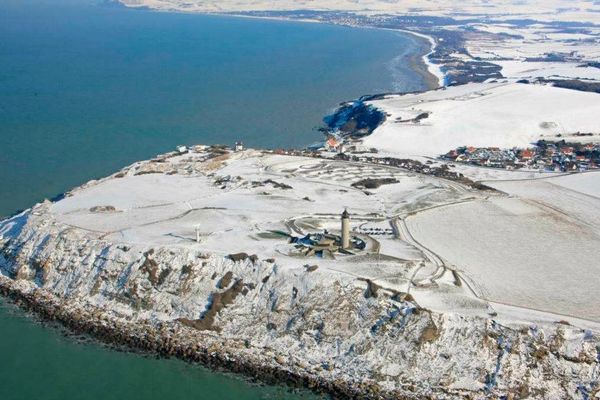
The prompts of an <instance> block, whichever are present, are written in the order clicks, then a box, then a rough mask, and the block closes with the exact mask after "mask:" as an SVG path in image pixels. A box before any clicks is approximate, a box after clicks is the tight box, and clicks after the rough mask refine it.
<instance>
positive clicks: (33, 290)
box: [0, 274, 417, 400]
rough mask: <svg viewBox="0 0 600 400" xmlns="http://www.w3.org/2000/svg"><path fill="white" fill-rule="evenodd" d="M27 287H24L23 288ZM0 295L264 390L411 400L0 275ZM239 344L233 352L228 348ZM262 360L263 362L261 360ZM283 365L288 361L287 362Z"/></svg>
mask: <svg viewBox="0 0 600 400" xmlns="http://www.w3.org/2000/svg"><path fill="white" fill-rule="evenodd" d="M24 286H25V287H24ZM0 295H2V296H3V297H4V298H5V299H7V300H9V301H10V302H12V303H13V304H14V305H16V306H17V307H18V308H19V309H21V310H23V311H27V312H32V313H34V314H35V315H36V316H37V317H39V318H40V319H41V320H42V321H46V322H56V323H59V324H60V325H61V326H63V327H65V328H66V329H68V330H69V331H70V332H72V333H75V334H84V335H88V336H90V337H91V338H93V339H94V340H97V341H98V342H100V343H103V344H106V345H108V346H115V347H118V346H122V347H126V348H128V349H130V350H131V351H137V352H140V353H143V354H146V355H156V356H159V357H163V358H171V357H173V358H177V359H179V360H181V361H185V362H190V363H194V364H199V365H201V366H203V367H205V368H208V369H210V370H212V371H215V372H228V373H234V374H239V375H241V376H243V377H246V378H247V379H256V380H257V381H258V382H260V383H262V384H266V385H284V386H287V387H289V388H290V389H294V388H295V389H302V390H307V391H310V392H312V393H314V394H316V395H327V396H330V397H331V398H334V399H339V400H346V399H348V400H350V399H356V398H360V399H367V400H369V399H373V400H375V399H377V400H381V399H390V400H391V399H396V400H410V399H416V398H417V397H412V396H411V397H407V396H406V395H404V394H402V393H399V392H397V391H390V392H386V391H385V390H384V389H382V388H381V387H380V386H379V385H378V384H377V382H375V381H372V383H368V382H365V381H357V382H349V381H345V380H341V379H339V378H336V379H326V378H324V377H322V376H319V375H316V374H311V373H301V372H300V371H297V370H298V369H299V368H297V367H295V366H294V365H291V362H290V364H287V365H286V364H285V363H284V362H283V360H281V359H280V358H279V357H278V356H276V355H274V356H273V357H270V356H269V355H268V354H267V355H261V356H257V355H256V354H250V353H249V352H246V354H244V355H240V354H239V353H240V352H243V350H242V349H243V348H244V346H246V344H245V343H242V341H241V340H240V339H237V342H239V343H232V342H235V341H236V340H232V339H231V338H227V339H223V338H221V337H220V336H219V335H218V334H211V333H208V332H206V331H198V330H195V329H194V328H190V327H187V326H185V325H183V324H181V323H179V324H169V323H166V322H158V323H152V322H150V321H148V320H143V321H136V322H125V321H124V320H122V319H118V318H114V317H112V316H111V315H110V313H107V312H106V311H104V310H102V309H100V308H98V307H96V306H93V305H88V304H83V305H82V304H80V303H76V304H75V302H73V301H69V300H65V299H59V298H57V297H56V296H54V295H52V294H50V293H48V292H47V291H46V290H44V289H42V288H38V287H33V285H31V284H29V283H25V282H22V281H19V280H13V279H11V278H8V277H6V276H5V275H2V274H0ZM235 344H237V346H232V345H235ZM261 357H262V358H261ZM285 362H287V360H285Z"/></svg>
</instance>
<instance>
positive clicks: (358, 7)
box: [120, 0, 600, 22]
mask: <svg viewBox="0 0 600 400" xmlns="http://www.w3.org/2000/svg"><path fill="white" fill-rule="evenodd" d="M120 1H121V3H123V4H125V5H126V6H129V7H149V8H153V9H157V10H178V11H189V12H235V11H273V10H282V11H290V10H331V11H353V12H357V13H363V14H373V13H383V12H385V13H393V14H411V13H418V14H421V15H452V16H455V17H457V18H469V17H470V16H473V15H476V16H495V17H497V18H501V19H505V20H510V19H516V18H533V19H539V20H550V21H556V20H559V21H573V20H575V21H580V20H585V21H590V22H597V21H600V17H598V14H597V13H598V11H600V6H599V5H598V4H596V3H595V2H591V1H573V0H546V1H514V0H496V1H494V2H493V3H491V2H489V1H482V0H465V1H460V2H457V1H454V0H441V1H431V0H411V1H403V0H360V1H353V0H321V1H318V2H313V1H306V0H284V1H277V2H272V1H265V0H218V1H217V0H185V1H184V0H120Z"/></svg>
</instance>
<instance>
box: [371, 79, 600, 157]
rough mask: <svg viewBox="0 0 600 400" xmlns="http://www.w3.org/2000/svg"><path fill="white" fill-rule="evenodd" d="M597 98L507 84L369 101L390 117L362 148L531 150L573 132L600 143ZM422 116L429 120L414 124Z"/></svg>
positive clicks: (393, 150) (411, 151)
mask: <svg viewBox="0 0 600 400" xmlns="http://www.w3.org/2000/svg"><path fill="white" fill-rule="evenodd" d="M599 98H600V96H599V95H598V94H596V93H587V92H579V91H575V90H569V89H561V88H555V87H552V86H550V85H541V84H535V85H533V84H529V85H527V84H520V83H515V82H509V81H507V82H499V83H486V84H468V85H462V86H453V87H449V88H446V89H439V90H435V91H429V92H424V93H418V94H407V95H389V96H387V97H386V98H385V99H383V100H376V101H373V102H371V103H370V104H372V105H373V106H375V107H377V108H379V109H381V110H382V111H384V112H385V113H386V114H387V115H388V117H387V119H386V121H385V122H384V124H383V125H382V126H380V127H378V128H377V129H376V130H375V131H374V133H373V134H372V135H370V136H369V137H367V138H366V139H365V140H364V144H365V145H366V146H369V147H375V148H377V149H381V150H382V151H384V152H388V153H396V154H401V155H408V156H415V155H418V156H422V155H427V156H433V157H436V156H438V155H440V154H444V153H446V152H448V151H449V150H451V149H454V148H456V147H459V146H475V147H488V146H497V147H501V148H512V147H514V146H520V147H528V146H529V145H530V143H531V142H534V141H537V140H538V139H541V138H544V139H547V140H560V139H557V135H559V134H560V135H561V136H563V137H565V136H568V135H569V134H572V133H575V132H594V133H596V134H597V135H596V136H594V137H592V138H591V139H590V137H585V140H586V141H590V140H600V136H598V135H600V120H598V118H597V117H596V116H597V115H599V114H600V101H598V100H599ZM423 113H427V114H428V117H427V118H424V119H421V120H420V121H419V122H413V121H410V120H412V119H413V118H415V117H417V116H418V115H420V114H423ZM403 121H406V122H403ZM580 140H581V139H580Z"/></svg>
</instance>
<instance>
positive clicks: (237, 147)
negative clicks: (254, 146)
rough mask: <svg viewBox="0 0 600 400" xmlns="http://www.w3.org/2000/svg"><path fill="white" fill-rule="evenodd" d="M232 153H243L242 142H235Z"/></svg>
mask: <svg viewBox="0 0 600 400" xmlns="http://www.w3.org/2000/svg"><path fill="white" fill-rule="evenodd" d="M233 150H234V151H243V150H244V143H242V142H235V147H234V148H233Z"/></svg>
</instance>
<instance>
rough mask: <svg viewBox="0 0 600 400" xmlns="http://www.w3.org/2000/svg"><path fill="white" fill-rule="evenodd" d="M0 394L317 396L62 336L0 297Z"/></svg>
mask: <svg viewBox="0 0 600 400" xmlns="http://www.w3.org/2000/svg"><path fill="white" fill-rule="evenodd" d="M0 332H1V334H2V340H0V398H1V399H57V400H58V399H61V400H64V399H81V400H86V399H175V400H176V399H191V398H197V399H202V400H228V399H231V400H237V399H243V400H271V399H273V400H276V399H282V400H300V399H315V400H316V399H320V398H322V397H319V396H316V395H314V394H311V393H308V392H307V391H292V390H290V389H289V388H286V387H284V386H259V385H253V384H250V383H248V382H247V381H245V380H243V378H241V377H236V376H235V375H231V374H222V373H216V372H212V371H209V370H207V369H205V368H202V367H199V366H192V365H189V364H186V363H184V362H181V361H178V360H174V359H156V358H152V357H150V356H143V355H140V354H135V353H129V352H119V351H115V350H114V349H109V348H106V347H104V346H102V345H100V344H98V343H96V342H94V341H89V340H87V341H86V342H81V341H80V340H78V339H76V338H74V337H72V336H65V335H64V334H63V332H64V331H62V330H61V329H60V328H58V327H51V326H44V325H42V324H40V323H38V322H36V321H35V319H34V318H33V317H30V316H27V315H24V313H23V312H22V311H20V310H19V309H18V308H17V307H16V306H15V305H13V304H10V303H8V302H7V301H6V300H4V299H2V298H0Z"/></svg>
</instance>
